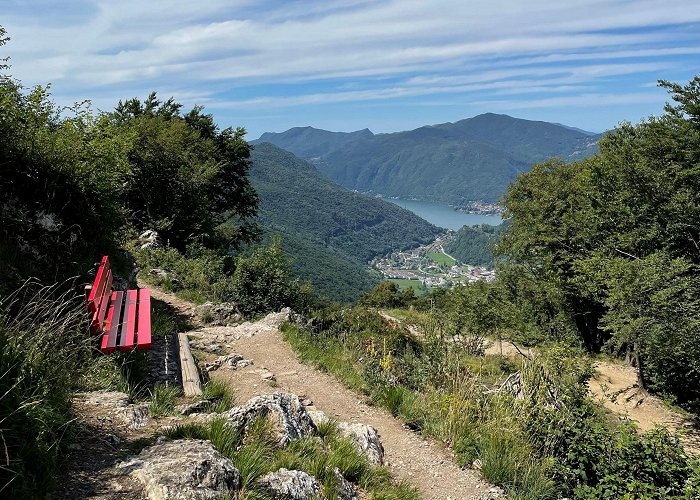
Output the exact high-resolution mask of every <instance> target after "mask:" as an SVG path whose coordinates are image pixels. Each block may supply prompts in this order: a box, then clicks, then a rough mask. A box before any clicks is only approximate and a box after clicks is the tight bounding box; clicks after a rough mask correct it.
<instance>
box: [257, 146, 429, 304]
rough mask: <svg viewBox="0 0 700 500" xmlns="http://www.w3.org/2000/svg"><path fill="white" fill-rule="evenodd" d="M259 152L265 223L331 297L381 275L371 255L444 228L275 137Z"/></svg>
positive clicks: (299, 270)
mask: <svg viewBox="0 0 700 500" xmlns="http://www.w3.org/2000/svg"><path fill="white" fill-rule="evenodd" d="M251 160H252V163H251V168H250V173H249V178H250V181H251V183H252V185H253V186H254V187H255V190H256V191H257V192H258V196H259V197H260V207H259V211H258V212H259V217H260V222H261V224H262V226H263V227H264V228H265V231H266V233H267V234H268V235H271V234H273V233H281V234H282V235H283V238H284V239H283V246H284V248H285V250H286V251H287V252H288V253H289V254H290V255H291V256H292V258H293V260H294V261H293V264H292V268H293V270H294V271H295V273H296V274H297V276H299V277H300V278H302V279H309V280H310V281H311V283H312V284H313V285H314V287H315V288H316V289H317V290H318V291H319V292H321V293H322V294H324V295H326V296H327V297H329V298H332V299H335V300H340V301H344V302H345V301H350V300H353V299H356V298H357V297H358V296H359V295H360V294H362V293H364V292H366V291H368V290H369V289H370V288H371V287H372V286H373V285H374V284H376V283H377V282H378V281H379V279H378V277H377V276H376V275H375V274H373V273H372V272H371V271H370V270H369V269H368V267H367V261H369V260H371V259H372V258H373V257H375V256H377V255H384V254H387V253H389V252H391V251H392V250H397V249H406V248H411V247H414V246H417V245H419V244H422V243H426V242H428V241H431V240H432V239H433V238H434V237H435V236H436V235H437V234H438V233H439V232H440V229H439V228H437V227H436V226H434V225H432V224H430V223H428V222H426V221H425V220H423V219H421V218H420V217H418V216H417V215H415V214H413V213H412V212H409V211H408V210H405V209H403V208H401V207H398V206H396V205H394V204H391V203H388V202H386V201H383V200H381V199H378V198H374V197H370V196H367V195H363V194H359V193H353V192H351V191H349V190H347V189H345V188H343V187H341V186H338V185H337V184H335V183H334V182H332V181H330V180H329V179H327V178H326V177H324V176H323V175H322V174H321V173H320V172H319V171H318V170H316V168H315V167H314V166H313V165H311V164H310V163H308V162H306V161H304V160H302V159H301V158H298V157H297V156H295V155H294V154H292V153H290V152H288V151H285V150H283V149H281V148H279V147H277V146H274V145H272V144H269V143H259V144H257V145H255V146H254V148H253V151H252V155H251Z"/></svg>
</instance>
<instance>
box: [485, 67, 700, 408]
mask: <svg viewBox="0 0 700 500" xmlns="http://www.w3.org/2000/svg"><path fill="white" fill-rule="evenodd" d="M661 85H662V86H664V87H666V88H667V89H668V90H669V92H670V93H671V96H672V99H673V100H674V101H675V104H668V105H667V106H666V110H665V113H664V114H663V115H662V116H660V117H658V118H654V117H652V118H649V119H648V120H645V121H643V122H641V123H639V124H637V125H634V126H633V125H631V124H629V123H623V124H621V125H620V126H618V127H617V128H615V129H614V130H613V131H611V132H609V133H608V134H606V136H605V137H603V139H601V141H600V143H599V146H600V152H599V153H598V154H596V155H595V156H593V157H590V158H588V159H585V160H583V161H580V162H576V163H571V164H566V163H564V162H562V161H560V160H551V161H547V162H545V163H542V164H539V165H537V166H535V167H534V168H533V170H532V171H531V172H529V173H526V174H523V175H521V176H520V177H519V178H518V179H517V180H516V181H515V182H514V183H513V184H512V185H511V187H510V188H509V190H508V193H507V195H506V196H505V205H506V207H507V213H506V215H507V216H509V217H512V224H511V227H510V229H509V231H507V232H506V233H505V234H504V235H503V238H502V239H501V241H500V243H499V245H498V248H497V251H498V252H499V253H500V254H501V255H502V256H503V257H504V258H505V260H506V261H507V264H506V265H505V266H504V268H503V272H504V273H505V275H506V276H504V279H507V276H508V274H509V273H510V274H511V275H512V274H513V273H518V274H519V275H520V276H521V277H522V278H523V279H525V280H531V281H532V282H534V283H536V284H537V287H538V288H539V290H538V295H539V296H540V297H545V298H544V300H543V302H542V309H543V310H545V311H547V313H548V316H549V317H550V319H551V318H554V317H555V316H560V317H561V316H564V317H566V318H567V320H568V323H569V325H570V326H573V327H574V329H575V331H576V332H577V333H578V334H579V336H580V338H581V340H582V342H583V344H584V345H585V347H586V348H588V349H589V350H591V351H595V352H597V351H600V350H601V349H604V348H607V349H609V350H611V351H613V352H623V353H624V352H627V353H628V354H629V355H632V356H634V357H635V359H636V360H637V365H638V368H639V369H640V374H641V377H640V382H642V383H645V382H646V383H647V384H648V385H649V386H650V387H653V388H655V389H657V390H659V391H661V392H666V393H669V394H673V395H675V397H676V398H677V400H678V401H679V402H681V403H683V402H689V401H698V400H700V390H699V389H698V387H700V375H698V374H699V373H700V345H698V343H697V338H696V337H697V336H696V332H697V331H698V326H700V319H699V315H698V312H700V268H699V267H698V265H699V264H700V246H699V245H700V226H699V221H700V168H699V165H700V162H699V161H698V160H699V159H700V77H696V78H694V79H693V80H692V81H691V82H689V83H688V84H687V85H685V86H681V85H679V84H672V83H668V82H661ZM519 281H520V282H521V281H522V280H519ZM516 293H517V292H516ZM565 322H566V321H565Z"/></svg>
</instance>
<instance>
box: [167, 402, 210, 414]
mask: <svg viewBox="0 0 700 500" xmlns="http://www.w3.org/2000/svg"><path fill="white" fill-rule="evenodd" d="M211 404H212V402H211V401H210V400H208V399H202V400H199V401H195V402H194V403H190V404H183V405H177V406H176V407H175V411H178V412H179V413H180V415H192V414H193V413H202V412H203V411H206V410H208V409H209V407H210V406H211Z"/></svg>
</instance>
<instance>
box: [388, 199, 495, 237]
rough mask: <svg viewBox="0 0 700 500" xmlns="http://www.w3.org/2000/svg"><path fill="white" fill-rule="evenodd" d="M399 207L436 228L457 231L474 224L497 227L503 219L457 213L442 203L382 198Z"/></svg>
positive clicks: (493, 216)
mask: <svg viewBox="0 0 700 500" xmlns="http://www.w3.org/2000/svg"><path fill="white" fill-rule="evenodd" d="M384 200H386V201H388V202H391V203H394V204H395V205H398V206H400V207H403V208H405V209H406V210H410V211H411V212H413V213H414V214H416V215H417V216H418V217H422V218H423V219H425V220H427V221H428V222H431V223H433V224H435V225H436V226H440V227H446V228H448V229H454V230H457V229H459V228H461V227H462V226H474V225H476V224H490V225H492V226H497V225H499V224H500V223H501V222H503V219H502V218H501V216H500V215H483V214H468V213H466V212H458V211H457V210H455V209H454V208H452V207H450V206H448V205H444V204H442V203H435V202H431V201H416V200H398V199H390V198H384Z"/></svg>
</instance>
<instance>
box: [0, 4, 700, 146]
mask: <svg viewBox="0 0 700 500" xmlns="http://www.w3.org/2000/svg"><path fill="white" fill-rule="evenodd" d="M0 26H3V27H4V28H5V29H6V30H7V34H8V35H9V36H10V38H11V40H10V42H9V43H8V44H7V45H5V46H4V47H0V57H6V56H9V57H10V63H11V68H10V70H9V74H10V75H11V76H12V77H14V78H16V79H19V80H20V81H21V82H22V83H23V85H25V86H27V87H30V86H33V85H37V84H39V85H46V84H49V83H50V84H51V92H52V96H53V99H54V100H55V101H56V102H57V103H58V104H59V105H62V106H68V105H71V104H73V103H74V102H78V101H83V100H85V99H89V100H90V101H91V102H92V106H93V108H94V109H95V110H103V111H109V110H111V109H112V108H113V107H114V106H115V104H116V103H117V102H118V101H119V100H120V99H121V100H124V99H129V98H132V97H139V98H144V97H146V96H147V95H148V93H149V92H151V91H156V92H157V93H158V95H159V96H160V97H161V98H163V99H166V98H168V97H171V96H172V97H174V98H175V99H176V100H177V101H178V102H181V103H182V104H183V105H184V107H185V109H189V108H191V107H192V106H194V105H202V106H204V107H205V110H206V111H207V112H209V113H211V114H213V115H214V117H215V119H216V121H217V123H218V124H219V125H220V126H221V127H222V128H223V127H227V126H233V127H239V126H241V127H245V128H246V129H247V130H248V136H247V137H248V139H255V138H257V137H259V136H260V134H261V133H263V132H266V131H270V132H281V131H284V130H286V129H288V128H291V127H295V126H313V127H317V128H324V129H328V130H337V131H352V130H359V129H363V128H369V129H370V130H372V131H373V132H375V133H378V132H394V131H400V130H408V129H413V128H416V127H419V126H422V125H427V124H436V123H444V122H451V121H457V120H460V119H464V118H468V117H471V116H474V115H477V114H480V113H485V112H494V113H504V114H508V115H511V116H516V117H520V118H526V119H532V120H544V121H550V122H557V123H563V124H566V125H570V126H575V127H579V128H583V129H585V130H590V131H594V132H599V131H603V130H606V129H609V128H611V127H614V126H615V125H616V124H618V123H619V122H621V121H623V120H627V121H631V122H633V123H634V122H637V121H639V120H640V119H642V118H643V117H646V116H649V115H659V114H661V113H662V111H663V104H664V102H665V101H667V100H668V94H667V93H666V91H665V90H664V89H660V88H658V87H657V85H656V82H657V80H659V79H665V80H670V81H676V82H680V83H683V82H687V81H688V80H690V79H691V78H693V77H694V76H696V75H698V74H700V1H697V0H661V1H657V0H608V1H595V0H587V1H583V0H559V1H553V0H528V1H524V0H491V1H486V2H484V1H482V2H475V1H473V0H456V1H452V0H431V1H428V0H421V1H414V0H398V1H392V0H386V1H382V0H379V1H367V0H327V1H305V0H289V1H272V0H270V1H264V0H263V1H245V0H241V1H230V0H228V1H225V0H203V1H196V2H195V1H186V0H176V1H160V0H138V1H134V0H118V1H117V0H108V1H98V0H61V1H58V0H0Z"/></svg>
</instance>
